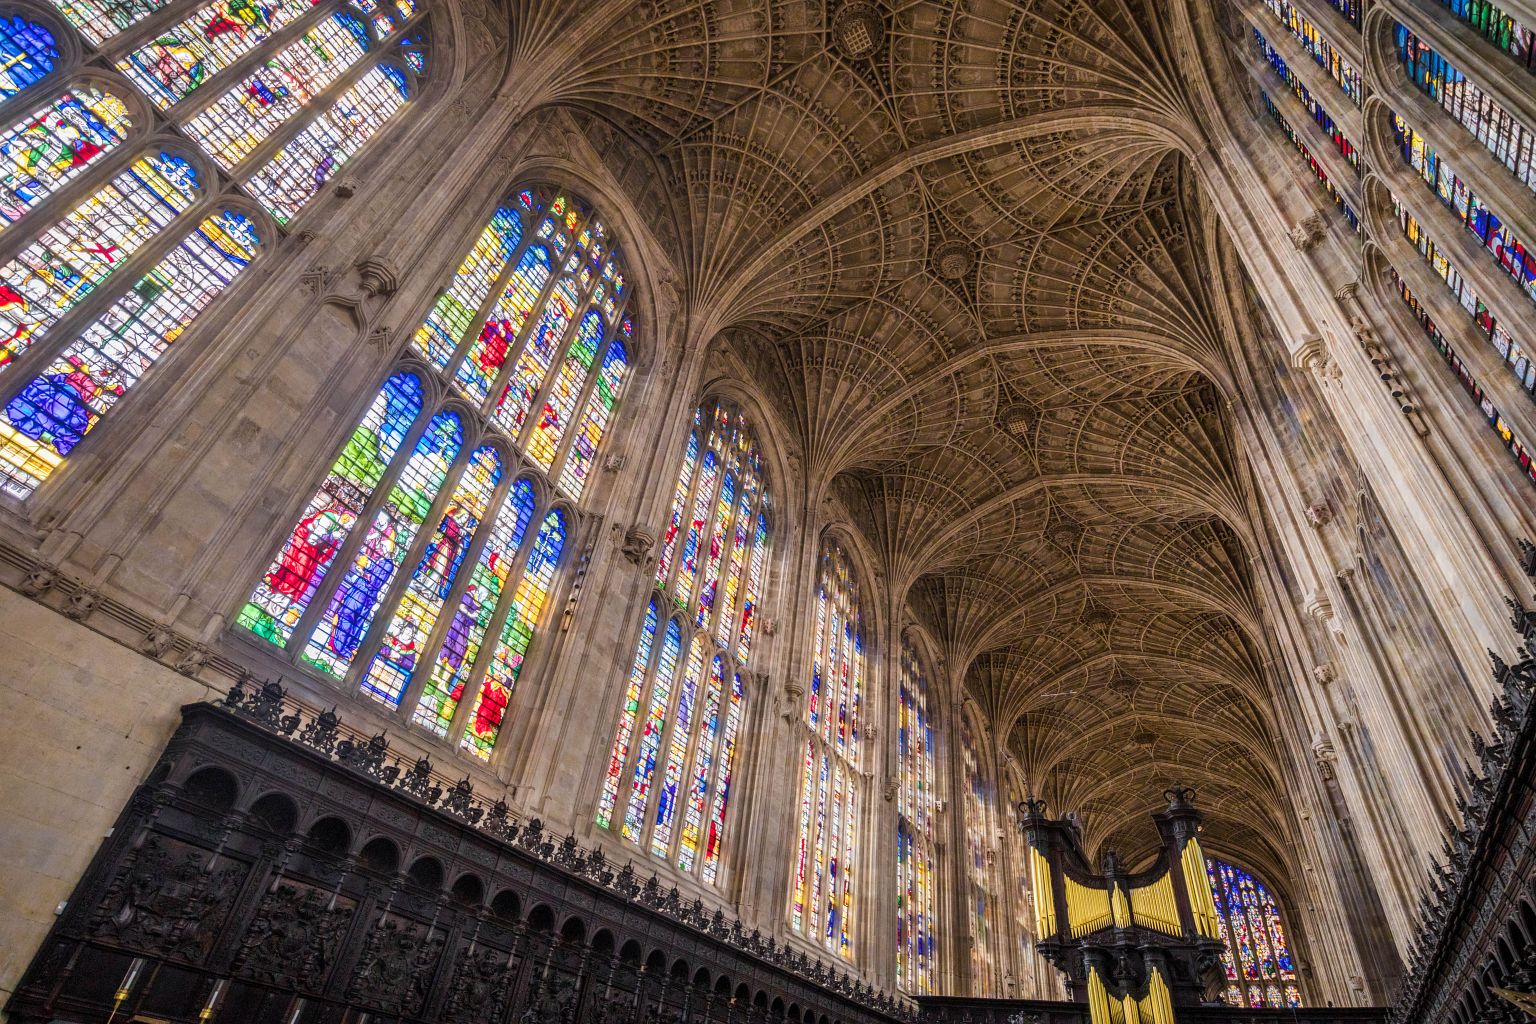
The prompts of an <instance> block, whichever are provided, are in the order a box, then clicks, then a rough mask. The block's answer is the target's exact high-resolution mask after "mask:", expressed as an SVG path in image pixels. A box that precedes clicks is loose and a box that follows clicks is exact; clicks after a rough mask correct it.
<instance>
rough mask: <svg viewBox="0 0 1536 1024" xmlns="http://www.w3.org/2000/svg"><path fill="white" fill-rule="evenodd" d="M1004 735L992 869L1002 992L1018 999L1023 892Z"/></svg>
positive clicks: (995, 753) (998, 754)
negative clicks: (1015, 849)
mask: <svg viewBox="0 0 1536 1024" xmlns="http://www.w3.org/2000/svg"><path fill="white" fill-rule="evenodd" d="M1003 742H1004V739H1003V737H1000V736H999V737H994V738H993V743H992V772H993V778H995V779H996V780H997V784H996V785H997V788H996V790H995V792H996V794H997V797H996V799H995V800H994V801H993V802H994V803H995V804H996V806H997V831H998V836H997V869H996V870H995V871H994V872H993V879H994V880H995V882H996V884H997V904H998V917H999V925H1000V927H999V928H998V929H997V935H998V942H997V943H996V947H997V965H998V969H999V970H1000V971H1002V974H1003V977H1002V979H1001V980H1002V981H1003V982H1004V985H1003V991H1002V992H1001V993H999V994H1000V995H1002V996H1005V997H1008V998H1012V999H1018V998H1021V997H1022V996H1023V993H1022V992H1021V991H1020V989H1021V988H1022V987H1023V980H1024V963H1023V957H1022V955H1021V953H1022V951H1023V948H1024V941H1023V940H1024V937H1023V936H1022V935H1020V934H1019V912H1018V901H1019V900H1020V898H1021V896H1020V893H1019V888H1018V886H1017V885H1015V884H1014V882H1015V880H1016V879H1017V878H1018V875H1017V874H1016V871H1017V870H1018V869H1017V867H1016V865H1015V864H1014V863H1013V837H1012V836H1011V835H1010V832H1011V831H1012V830H1011V829H1010V828H1009V827H1008V822H1009V815H1008V800H1007V797H1006V796H1005V795H1004V794H1005V793H1007V792H1008V789H1009V787H1008V786H1007V785H1006V782H1005V780H1006V779H1007V772H1006V770H1005V768H1006V765H1005V764H1004V761H1003V754H1002V745H1003Z"/></svg>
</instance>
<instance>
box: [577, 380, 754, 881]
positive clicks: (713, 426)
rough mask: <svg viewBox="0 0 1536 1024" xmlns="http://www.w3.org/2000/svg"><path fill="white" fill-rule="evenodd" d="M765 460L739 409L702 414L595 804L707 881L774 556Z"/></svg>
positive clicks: (605, 823)
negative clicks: (744, 676)
mask: <svg viewBox="0 0 1536 1024" xmlns="http://www.w3.org/2000/svg"><path fill="white" fill-rule="evenodd" d="M762 461H763V460H762V453H761V452H760V451H759V449H758V445H757V441H756V439H755V437H754V436H753V434H752V430H751V428H750V427H749V426H748V425H747V423H746V422H745V420H744V419H743V418H742V416H741V413H740V412H739V411H738V410H736V409H735V408H734V407H733V406H731V405H729V404H726V403H723V402H720V401H715V402H713V403H710V404H708V405H705V406H703V407H702V408H700V409H699V410H698V411H697V412H696V413H695V414H694V422H693V429H692V431H691V432H690V433H689V435H688V441H687V444H686V446H685V450H684V457H683V468H682V472H681V473H679V475H678V478H677V487H676V489H675V492H674V496H673V504H672V514H671V519H670V521H669V524H668V526H667V528H666V530H665V533H664V535H663V537H662V545H661V557H660V559H659V561H658V564H657V569H656V587H657V590H656V591H655V592H654V594H653V596H652V598H651V601H650V606H649V607H648V608H647V609H646V614H645V622H644V625H643V626H642V629H641V633H640V640H639V642H638V645H637V647H636V650H635V660H634V664H633V667H632V668H631V670H630V677H629V682H628V684H627V686H626V688H625V692H624V698H623V700H624V704H623V708H622V710H621V711H620V715H619V724H618V730H617V733H616V735H615V736H614V740H613V751H612V754H611V756H610V757H609V761H608V774H607V776H606V778H605V779H604V783H603V791H602V794H601V796H600V797H599V799H598V809H597V823H598V825H600V826H602V827H603V828H610V829H611V828H614V826H615V825H616V824H617V826H618V828H617V829H616V831H617V832H618V833H619V835H620V836H621V837H622V838H623V839H624V840H626V841H628V842H630V843H633V844H634V845H636V846H639V847H641V848H642V849H646V850H649V851H650V852H651V853H652V854H654V855H655V856H657V857H663V858H666V859H668V860H670V861H671V862H672V863H674V864H676V865H677V866H678V868H679V869H680V870H682V871H686V872H689V873H697V874H698V875H699V877H700V878H702V879H703V880H704V881H705V882H706V883H714V882H715V880H716V879H717V877H718V875H719V871H720V854H721V843H722V841H723V839H724V835H725V823H726V810H727V803H728V799H729V797H730V785H731V774H732V771H733V769H734V767H735V760H736V744H737V741H738V736H739V733H740V729H741V717H742V714H743V711H744V708H743V700H744V698H745V688H744V686H743V682H742V674H743V673H744V672H745V671H746V667H747V664H748V660H749V658H750V656H751V649H752V636H753V632H754V627H755V622H756V617H757V607H758V603H759V601H760V600H761V596H762V589H763V572H764V563H765V561H766V558H767V552H768V538H769V533H770V525H769V524H770V518H769V500H768V490H767V484H766V481H765V479H764V475H763V465H762ZM642 716H643V717H642ZM637 730H638V732H637Z"/></svg>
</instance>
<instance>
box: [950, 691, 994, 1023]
mask: <svg viewBox="0 0 1536 1024" xmlns="http://www.w3.org/2000/svg"><path fill="white" fill-rule="evenodd" d="M960 764H961V769H962V771H963V773H964V780H963V784H964V787H965V789H964V794H963V800H964V812H965V821H964V825H965V874H966V881H967V888H968V907H969V917H970V926H971V980H972V984H973V986H974V987H973V991H974V992H976V993H978V994H988V995H999V994H1001V993H1000V991H999V989H1000V985H999V977H998V970H997V962H996V956H997V950H996V942H995V940H994V937H993V934H992V933H993V931H994V929H996V928H997V927H998V926H999V925H1000V924H1001V922H1000V921H999V920H998V919H997V915H998V913H999V902H998V893H997V885H996V871H997V837H998V835H999V829H998V825H997V786H996V783H995V782H994V781H993V778H992V772H991V765H990V764H989V763H988V755H987V752H986V751H985V750H984V749H983V748H980V747H979V746H978V737H977V730H976V729H975V728H974V727H973V725H972V722H971V715H970V712H969V709H967V711H966V713H964V714H962V715H961V716H960Z"/></svg>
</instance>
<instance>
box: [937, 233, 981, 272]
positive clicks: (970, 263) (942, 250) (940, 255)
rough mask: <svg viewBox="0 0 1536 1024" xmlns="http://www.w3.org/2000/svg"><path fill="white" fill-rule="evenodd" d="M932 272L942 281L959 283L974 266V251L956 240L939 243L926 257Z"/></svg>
mask: <svg viewBox="0 0 1536 1024" xmlns="http://www.w3.org/2000/svg"><path fill="white" fill-rule="evenodd" d="M928 258H929V261H930V262H931V263H932V264H933V272H934V273H935V274H937V275H938V276H939V278H940V279H941V280H944V281H959V280H962V279H963V278H964V277H965V276H966V275H967V274H969V273H970V272H971V268H972V267H974V266H975V265H976V249H975V247H974V246H972V245H971V243H969V242H966V241H963V240H962V239H958V238H951V239H949V240H947V241H941V242H939V243H938V244H937V245H935V246H934V247H933V251H932V252H930V253H929V255H928Z"/></svg>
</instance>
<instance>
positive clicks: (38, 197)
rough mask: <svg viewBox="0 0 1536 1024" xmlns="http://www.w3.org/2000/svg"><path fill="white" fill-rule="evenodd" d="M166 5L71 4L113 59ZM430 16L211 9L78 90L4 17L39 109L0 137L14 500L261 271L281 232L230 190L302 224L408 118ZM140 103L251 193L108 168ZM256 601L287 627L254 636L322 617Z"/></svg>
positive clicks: (277, 595)
mask: <svg viewBox="0 0 1536 1024" xmlns="http://www.w3.org/2000/svg"><path fill="white" fill-rule="evenodd" d="M168 6H169V4H168V2H167V0H56V2H55V3H54V7H55V8H57V10H58V11H59V13H60V14H62V15H63V16H64V18H65V19H66V20H67V21H68V22H69V24H70V25H72V26H73V27H74V28H76V29H78V30H79V32H80V34H81V36H82V37H83V38H84V40H85V43H86V46H85V53H84V54H83V59H84V60H95V61H98V62H99V61H100V59H101V57H100V55H99V54H97V53H95V52H94V48H95V47H98V46H100V44H102V43H103V42H105V41H106V40H109V39H112V38H113V37H115V36H117V35H118V34H119V33H121V32H123V31H124V30H125V29H129V28H131V27H133V26H136V25H138V23H139V22H141V21H143V20H144V19H146V18H149V17H150V16H151V15H155V14H156V13H157V12H160V11H162V10H163V9H165V8H166V7H168ZM425 18H426V14H425V12H421V13H418V12H417V10H416V8H415V6H414V5H413V4H411V3H408V2H405V0H396V3H395V4H394V6H393V8H392V9H390V10H385V9H384V8H383V7H382V6H381V5H379V4H378V3H377V2H376V0H346V2H345V3H344V2H342V0H322V2H320V3H315V2H313V0H212V2H208V3H203V4H201V5H200V6H197V7H194V8H189V9H187V10H186V11H185V13H183V14H181V15H180V16H179V17H178V18H177V19H175V20H171V21H168V22H166V23H164V24H163V25H162V26H160V27H158V28H156V29H155V34H154V35H153V36H151V37H148V38H144V39H143V40H142V41H141V42H139V43H138V44H137V45H136V46H134V47H133V48H131V49H124V50H122V51H120V52H121V56H120V57H119V58H117V59H115V60H114V61H113V62H112V63H113V64H115V67H116V69H117V72H119V73H120V75H119V76H118V77H115V79H114V78H113V76H112V74H111V73H110V72H109V73H106V74H100V75H96V76H94V77H93V78H92V79H91V81H90V82H89V83H84V82H77V83H75V84H74V85H73V86H72V87H70V88H65V89H59V88H55V87H50V85H49V83H50V82H61V83H65V82H68V81H69V77H68V76H69V75H70V74H71V73H72V72H73V71H74V70H75V68H74V67H73V66H69V62H68V61H66V60H65V58H64V54H65V53H67V52H70V51H71V50H72V49H73V48H72V47H63V46H61V45H60V40H59V39H58V38H57V36H56V33H55V30H54V29H52V28H50V27H48V26H46V25H43V24H40V23H38V22H36V21H32V20H29V19H28V18H25V17H22V16H20V15H14V14H13V15H5V16H3V17H0V50H3V51H4V62H3V70H0V99H10V98H13V97H16V98H17V104H19V105H21V106H20V109H21V111H24V112H25V114H24V116H19V117H17V118H16V119H15V120H13V121H11V122H10V123H9V127H6V128H4V129H3V130H0V231H3V232H4V233H5V237H6V238H7V239H8V240H10V241H11V243H12V244H11V247H9V248H8V251H9V252H12V253H14V255H12V256H11V257H10V259H9V261H8V262H7V263H5V264H4V266H0V408H3V409H4V414H3V417H0V490H4V491H5V492H6V493H8V494H10V495H12V496H14V497H17V498H26V497H28V496H30V495H31V494H32V493H33V491H35V490H36V489H37V487H38V486H40V485H41V484H42V483H43V482H44V481H46V480H47V479H49V477H51V476H52V475H54V474H55V472H56V471H57V470H58V469H59V467H60V466H61V465H63V464H64V463H65V462H66V461H67V460H68V458H69V457H70V455H71V452H72V451H73V450H74V449H75V447H76V446H77V445H79V444H80V443H81V441H82V440H84V439H85V437H86V436H87V434H89V433H90V432H92V431H93V430H95V428H96V427H97V425H98V424H99V423H100V422H101V420H102V418H103V417H104V416H106V414H107V413H108V412H109V411H110V410H111V409H113V408H115V407H116V406H117V405H118V404H119V402H120V401H121V399H123V398H124V397H125V396H126V395H127V393H128V392H129V391H130V390H132V389H133V388H134V387H135V386H136V385H137V384H138V382H139V380H140V379H141V378H142V377H143V376H144V375H145V374H146V373H147V372H149V371H150V370H151V368H152V367H153V366H154V364H155V363H156V362H158V361H159V359H160V358H161V357H162V356H163V355H164V354H165V353H166V352H167V351H168V350H169V349H170V348H171V346H172V344H173V343H174V342H176V341H177V339H179V338H180V337H181V336H182V335H183V334H184V333H185V332H186V331H187V330H188V329H190V328H191V327H192V326H193V323H194V321H195V320H196V319H197V317H198V316H199V314H201V313H202V312H203V310H204V309H206V308H207V307H208V306H210V305H211V304H212V303H213V302H215V301H216V300H217V299H218V298H219V296H221V295H222V294H223V293H224V292H225V290H226V289H227V288H228V287H229V286H230V285H231V284H233V283H234V282H235V280H236V278H237V277H238V276H239V275H240V274H241V273H242V272H243V271H244V269H245V267H246V266H248V265H249V264H250V263H251V262H252V261H253V260H255V259H256V258H257V256H258V255H259V253H260V250H261V246H262V243H263V237H262V236H263V235H264V234H266V233H268V232H267V229H266V228H263V227H262V225H261V224H260V223H259V222H258V221H257V220H255V219H253V218H252V216H251V213H249V212H245V211H243V210H242V209H241V208H240V207H241V202H240V201H238V200H236V198H235V196H234V195H232V193H235V192H236V191H238V190H239V189H240V188H241V187H243V188H244V189H245V190H246V191H249V192H250V193H251V194H253V195H254V196H255V197H256V198H257V199H259V200H260V201H261V202H262V204H263V205H265V206H266V207H267V209H268V210H269V211H270V212H271V213H272V214H273V215H274V216H275V217H276V218H277V219H279V220H287V219H289V218H291V217H293V216H294V215H295V214H297V213H298V212H299V210H300V209H301V208H302V207H303V206H304V204H305V203H306V202H308V200H309V199H311V198H312V197H313V196H315V195H316V194H318V192H319V190H320V189H321V188H322V187H323V186H324V185H325V183H326V182H327V181H329V180H330V179H331V178H332V177H333V176H334V175H335V173H336V171H337V169H338V168H340V166H341V165H342V164H343V163H344V162H345V161H346V160H348V159H350V158H351V157H353V156H355V155H356V153H357V151H358V150H359V148H360V147H361V146H362V145H363V144H364V143H365V142H367V141H368V140H369V139H370V138H372V137H373V136H374V135H375V134H377V132H378V130H379V129H380V128H382V127H383V126H384V124H385V123H386V122H387V121H388V120H389V119H390V118H392V117H393V116H394V115H395V114H396V113H397V112H398V111H399V110H400V109H402V107H403V106H404V105H405V103H406V102H407V100H408V99H409V97H410V96H411V95H413V94H414V92H415V89H416V81H417V79H418V78H419V77H420V76H421V75H423V74H425V72H426V68H427V49H428V44H427V42H426V38H427V37H426V33H425V26H424V25H423V24H422V22H423V21H424V19H425ZM407 27H409V28H410V29H411V30H410V31H408V32H402V31H400V29H402V28H407ZM32 94H36V96H35V98H31V99H29V98H28V97H30V96H32ZM135 94H138V95H140V96H141V97H142V98H143V100H144V101H146V102H148V103H150V104H153V105H155V106H158V107H159V108H160V109H162V110H166V111H169V112H170V115H171V116H170V120H171V121H172V122H173V123H174V125H175V126H176V127H177V128H179V129H180V130H181V131H182V133H183V134H184V135H186V136H187V137H189V138H191V139H192V140H194V141H195V142H196V143H198V144H199V145H200V146H202V147H203V148H204V149H205V150H206V151H207V152H208V154H209V155H210V156H212V157H213V158H214V159H215V160H216V161H217V162H219V163H220V164H222V165H223V166H224V167H225V168H226V169H228V170H231V171H232V172H233V174H232V178H233V179H234V182H235V183H234V184H228V183H226V181H225V179H216V178H215V176H214V175H213V174H212V173H211V171H210V169H208V168H207V167H205V166H203V165H202V164H200V163H199V162H198V161H197V160H194V159H192V157H193V156H194V155H195V154H194V153H193V152H192V151H190V150H188V151H186V152H173V151H171V150H170V149H169V148H166V149H160V148H158V147H157V148H156V149H154V150H151V151H148V152H139V153H137V154H133V155H132V159H126V160H125V159H122V158H119V159H115V160H114V159H105V160H104V159H103V158H104V157H108V156H109V154H112V153H113V152H114V151H118V150H122V149H123V148H124V147H125V146H128V145H131V144H132V143H133V140H134V139H135V138H138V137H142V134H143V133H144V132H145V130H146V129H148V128H149V127H150V126H149V125H147V124H141V123H138V121H139V120H140V119H139V118H138V117H137V116H136V115H135V114H133V113H132V110H133V109H134V108H135V106H136V104H135V102H134V101H133V97H134V95H135ZM247 158H249V159H250V160H253V161H254V160H258V159H259V163H258V164H257V166H252V167H247V166H245V164H246V162H247ZM109 164H110V165H112V166H114V167H115V168H116V170H115V171H112V172H108V171H106V170H104V169H103V168H104V167H105V166H106V165H109ZM125 165H126V166H125ZM109 173H110V176H109ZM77 179H80V180H78V181H77ZM66 186H69V189H68V191H67V192H66V193H65V195H64V196H60V195H59V193H60V191H61V190H63V189H65V187H66ZM220 193H223V194H222V195H221V194H220ZM65 196H68V197H69V198H68V199H67V202H66V205H62V206H61V205H60V201H61V200H62V199H64V198H65ZM18 365H19V367H20V369H17V368H16V367H18ZM315 511H316V512H319V511H320V510H319V509H317V510H315ZM316 522H317V523H318V522H320V520H316ZM375 539H376V540H378V541H379V542H381V543H384V542H385V539H384V538H382V537H381V538H375ZM381 566H382V563H380V566H376V567H375V571H377V572H382V567H381ZM349 593H350V591H349ZM258 596H259V598H260V600H257V601H254V602H253V603H256V604H258V605H259V604H260V603H261V601H262V600H264V601H267V602H268V603H270V604H272V605H273V612H272V613H271V614H269V617H268V618H267V619H263V618H260V617H259V616H258V617H256V618H253V620H252V621H253V623H256V624H259V626H260V627H261V628H262V629H264V630H267V631H269V632H271V633H272V635H273V636H274V637H278V636H279V635H280V634H282V633H283V632H284V631H285V630H286V631H291V630H292V629H293V628H295V627H296V626H297V621H296V620H293V621H290V619H291V618H292V616H294V615H295V614H297V615H299V616H302V615H303V614H304V613H305V612H306V611H307V610H308V598H306V597H304V596H303V594H302V592H295V593H293V594H288V595H286V596H287V597H288V598H289V599H290V601H289V603H288V604H286V605H284V602H283V600H282V597H283V596H284V595H283V594H282V592H281V591H273V592H272V593H269V594H264V595H258ZM253 614H254V613H253ZM269 620H270V621H269ZM327 621H328V622H329V620H327ZM335 625H337V626H338V627H339V626H340V625H341V623H340V621H339V620H338V621H337V622H336V623H335ZM347 638H348V636H347V634H346V632H345V631H343V632H342V633H340V634H337V635H336V637H334V639H336V640H338V642H340V641H342V640H344V639H347ZM282 639H283V640H284V641H286V637H283V638H282ZM334 654H335V652H334V651H333V652H332V654H331V655H321V654H318V653H317V654H316V655H315V656H316V657H317V658H320V659H321V660H325V659H327V658H330V657H331V656H332V655H334ZM343 660H344V661H345V660H348V659H343ZM340 667H342V666H341V665H327V666H326V668H327V671H331V670H335V669H339V668H340Z"/></svg>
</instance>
